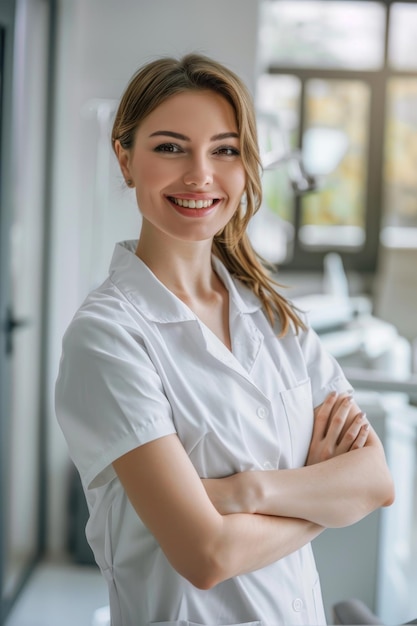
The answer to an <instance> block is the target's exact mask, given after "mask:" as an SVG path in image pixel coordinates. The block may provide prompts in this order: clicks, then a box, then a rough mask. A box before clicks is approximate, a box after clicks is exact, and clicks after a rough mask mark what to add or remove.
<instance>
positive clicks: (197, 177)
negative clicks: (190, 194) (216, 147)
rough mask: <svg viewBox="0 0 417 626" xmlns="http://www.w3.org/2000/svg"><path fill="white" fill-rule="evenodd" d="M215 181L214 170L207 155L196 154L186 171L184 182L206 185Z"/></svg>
mask: <svg viewBox="0 0 417 626" xmlns="http://www.w3.org/2000/svg"><path fill="white" fill-rule="evenodd" d="M212 182H213V170H212V167H211V166H210V161H209V159H208V158H207V157H206V156H199V155H194V156H193V157H192V158H191V159H190V161H189V163H188V168H187V170H186V172H185V173H184V184H185V185H194V186H195V187H206V186H207V185H211V183H212Z"/></svg>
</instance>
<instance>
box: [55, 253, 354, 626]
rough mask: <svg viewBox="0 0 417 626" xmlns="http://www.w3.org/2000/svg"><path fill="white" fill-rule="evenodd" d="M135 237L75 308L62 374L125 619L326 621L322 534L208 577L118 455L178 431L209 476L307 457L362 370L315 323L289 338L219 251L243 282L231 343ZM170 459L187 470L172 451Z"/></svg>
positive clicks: (74, 445)
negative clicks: (149, 507)
mask: <svg viewBox="0 0 417 626" xmlns="http://www.w3.org/2000/svg"><path fill="white" fill-rule="evenodd" d="M135 246H136V242H125V243H124V244H118V245H117V246H116V250H115V253H114V256H113V259H112V263H111V267H110V276H109V278H108V279H107V280H106V281H105V282H104V284H103V285H102V286H101V287H99V288H98V289H97V290H95V291H94V292H93V293H92V294H91V295H90V296H89V297H88V298H87V300H86V301H85V302H84V304H83V305H82V306H81V308H80V310H79V311H78V312H77V314H76V315H75V318H74V320H73V321H72V323H71V324H70V326H69V328H68V330H67V332H66V335H65V337H64V341H63V354H62V360H61V366H60V373H59V377H58V381H57V387H56V410H57V416H58V420H59V422H60V425H61V427H62V430H63V432H64V435H65V437H66V439H67V442H68V445H69V450H70V454H71V456H72V458H73V460H74V462H75V464H76V466H77V468H78V470H79V472H80V475H81V479H82V482H83V485H84V489H85V492H86V496H87V501H88V506H89V510H90V519H89V522H88V524H87V537H88V540H89V543H90V545H91V547H92V549H93V552H94V555H95V558H96V560H97V563H98V565H99V566H100V569H101V571H102V573H103V575H104V576H105V578H106V580H107V582H108V585H109V594H110V607H111V615H112V626H145V625H148V624H159V625H162V624H163V625H165V626H173V625H180V624H181V625H182V626H186V625H195V624H198V625H206V626H216V625H225V624H227V625H231V624H232V625H235V624H245V625H247V624H257V625H262V626H278V625H283V626H291V625H292V624H294V625H296V624H312V625H315V626H317V625H319V624H324V623H325V617H324V612H323V606H322V599H321V592H320V584H319V580H318V575H317V571H316V567H315V563H314V558H313V555H312V550H311V546H310V544H308V545H306V546H305V547H303V548H301V549H300V550H298V551H296V552H294V553H293V554H291V555H289V556H287V557H285V558H283V559H281V560H279V561H277V562H276V563H273V564H272V565H269V566H267V567H265V568H263V569H260V570H257V571H255V572H251V573H249V574H244V575H241V576H237V577H235V578H232V579H230V580H227V581H225V582H222V583H220V584H218V585H217V586H215V587H214V588H212V589H210V590H199V589H197V588H195V587H194V586H193V585H192V584H191V583H189V582H188V581H187V580H186V579H185V578H183V577H182V576H181V575H180V574H178V573H177V572H176V571H175V570H174V569H173V568H172V566H171V565H170V564H169V562H168V560H167V559H166V557H165V555H164V553H163V552H162V550H161V548H160V547H159V545H158V543H157V542H156V541H155V538H154V537H153V535H152V534H151V533H150V532H149V531H148V530H147V528H146V527H145V526H144V525H143V524H142V522H141V520H140V519H139V517H138V516H137V514H136V513H135V511H134V509H133V507H132V506H131V504H130V502H129V500H128V499H127V497H126V495H125V492H124V490H123V488H122V486H121V483H120V482H119V480H118V478H117V476H116V474H115V471H114V469H113V467H112V462H113V461H114V460H115V459H117V458H118V457H120V456H121V455H123V454H125V453H126V452H128V451H129V450H132V449H133V448H135V447H137V446H140V445H142V444H144V443H146V442H148V441H151V440H153V439H156V438H158V437H162V436H165V435H168V434H171V433H177V434H178V436H179V438H180V440H181V442H182V444H183V446H184V448H185V450H186V452H187V454H188V455H189V457H190V459H191V461H192V463H193V465H194V467H195V468H196V471H197V472H198V475H199V476H200V477H201V478H208V477H210V478H218V477H222V476H227V475H230V474H232V473H235V472H241V471H245V470H265V471H267V470H270V469H278V468H294V467H299V466H302V465H304V463H305V460H306V455H307V451H308V447H309V443H310V438H311V434H312V427H313V407H315V406H317V405H318V404H320V403H321V402H322V401H323V400H324V398H325V396H326V395H327V394H328V393H329V392H330V391H332V390H336V391H338V392H342V391H347V390H350V387H349V384H348V382H347V381H346V379H345V378H344V376H343V374H342V372H341V370H340V367H339V366H338V364H337V363H336V362H335V360H334V359H333V358H332V357H331V356H329V355H328V354H327V353H325V352H324V350H323V349H322V347H321V344H320V342H319V339H318V338H317V336H316V334H315V333H314V332H313V331H312V330H311V329H310V330H308V331H306V332H303V331H300V333H299V335H298V336H297V335H296V334H295V333H294V332H293V331H289V332H288V334H287V335H286V336H285V337H284V338H281V339H279V338H277V333H278V331H279V328H278V327H277V328H276V329H272V328H271V326H270V324H269V323H268V321H267V319H266V317H265V315H264V313H263V311H262V308H261V304H260V302H259V300H258V299H257V298H256V297H255V295H254V294H253V293H252V292H250V291H249V290H248V289H247V288H246V287H244V286H243V285H242V284H241V283H240V282H239V281H237V280H235V279H232V278H231V277H230V275H229V274H228V272H227V271H226V269H225V268H224V266H223V265H222V264H221V263H220V262H219V260H218V259H216V258H213V265H214V268H215V270H216V272H217V273H218V275H219V276H220V278H221V280H222V281H223V283H224V284H225V286H226V288H227V289H228V291H229V296H230V298H229V300H230V333H231V339H232V352H230V351H229V350H228V349H227V348H226V347H225V346H224V345H223V343H222V342H221V341H220V340H219V339H218V338H217V337H216V336H215V335H214V334H213V333H212V332H211V331H210V330H209V329H208V328H207V327H206V326H205V325H204V324H203V323H202V322H201V321H200V320H199V319H198V318H197V317H196V315H195V314H194V313H193V312H192V311H191V310H190V309H189V308H188V307H187V306H186V305H185V304H184V303H183V302H182V301H181V300H179V299H178V298H177V297H176V296H175V295H173V294H172V293H171V292H170V291H169V290H168V289H167V288H166V287H165V286H164V285H163V284H162V283H161V282H159V281H158V279H157V278H156V277H155V276H154V275H153V274H152V272H151V271H150V270H149V268H148V267H147V266H146V265H145V264H144V263H142V261H140V259H138V258H137V257H136V256H135V254H134V250H135ZM166 467H167V471H168V472H175V467H172V466H171V464H170V459H169V458H167V459H166ZM242 550H245V546H244V544H242Z"/></svg>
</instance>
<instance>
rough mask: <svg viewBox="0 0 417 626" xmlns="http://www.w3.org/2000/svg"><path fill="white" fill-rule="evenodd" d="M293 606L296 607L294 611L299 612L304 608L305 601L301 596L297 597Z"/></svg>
mask: <svg viewBox="0 0 417 626" xmlns="http://www.w3.org/2000/svg"><path fill="white" fill-rule="evenodd" d="M292 608H293V609H294V611H297V613H299V612H300V611H302V610H303V608H304V602H303V601H302V600H301V598H295V600H294V601H293V603H292Z"/></svg>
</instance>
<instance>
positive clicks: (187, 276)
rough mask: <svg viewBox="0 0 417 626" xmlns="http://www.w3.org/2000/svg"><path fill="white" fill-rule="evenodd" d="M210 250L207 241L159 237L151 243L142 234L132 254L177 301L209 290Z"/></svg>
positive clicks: (211, 272) (211, 286)
mask: <svg viewBox="0 0 417 626" xmlns="http://www.w3.org/2000/svg"><path fill="white" fill-rule="evenodd" d="M211 248H212V241H211V240H204V241H191V242H187V241H185V242H184V241H173V240H172V239H170V238H168V237H164V236H163V234H162V236H160V237H158V240H157V241H155V240H154V238H149V237H147V236H144V234H143V231H142V233H141V236H140V238H139V241H138V245H137V248H136V255H137V256H138V257H139V258H140V259H141V260H142V261H143V262H144V263H145V264H146V265H147V266H148V267H149V269H150V270H151V271H152V272H153V273H154V274H155V276H156V277H157V278H158V279H159V280H160V281H161V282H162V283H163V284H164V285H165V286H166V287H167V288H168V289H169V290H170V291H172V292H173V293H175V294H176V295H177V296H178V297H179V298H181V299H184V298H185V299H188V298H199V297H202V296H203V295H204V294H206V293H208V292H209V291H211V290H212V289H213V281H214V280H215V274H214V271H213V269H212V265H211Z"/></svg>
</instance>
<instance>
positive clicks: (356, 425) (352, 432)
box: [337, 412, 366, 454]
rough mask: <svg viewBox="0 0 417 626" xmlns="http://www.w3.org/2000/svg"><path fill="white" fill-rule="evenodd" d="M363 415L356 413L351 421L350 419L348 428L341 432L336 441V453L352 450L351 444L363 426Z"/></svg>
mask: <svg viewBox="0 0 417 626" xmlns="http://www.w3.org/2000/svg"><path fill="white" fill-rule="evenodd" d="M365 422H366V418H365V413H362V412H360V413H356V415H355V416H354V418H353V420H352V419H351V421H350V424H349V426H348V428H345V429H343V430H342V432H341V434H340V436H339V440H338V445H337V449H338V453H339V454H342V453H343V452H348V450H350V449H351V448H352V445H353V443H354V442H355V441H356V439H357V437H358V436H359V434H360V432H361V428H362V426H363V425H364V424H365Z"/></svg>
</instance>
